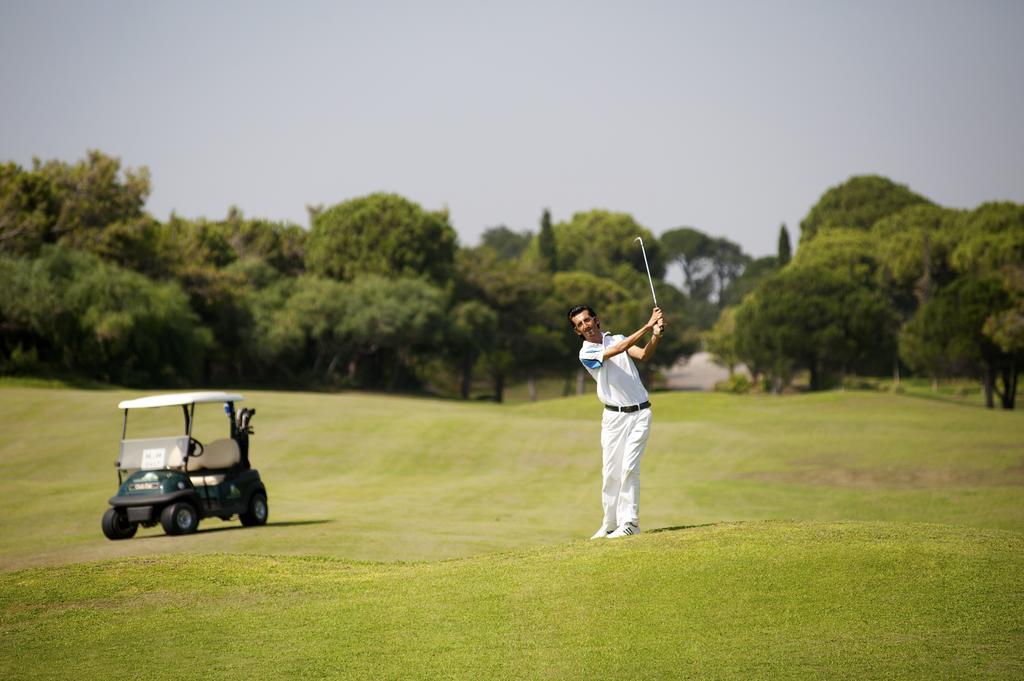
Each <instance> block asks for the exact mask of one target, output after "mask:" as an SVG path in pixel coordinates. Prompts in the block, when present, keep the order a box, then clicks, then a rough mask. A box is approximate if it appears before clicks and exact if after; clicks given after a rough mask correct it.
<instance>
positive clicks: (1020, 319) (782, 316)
mask: <svg viewBox="0 0 1024 681" xmlns="http://www.w3.org/2000/svg"><path fill="white" fill-rule="evenodd" d="M800 228H801V239H800V248H799V250H798V251H797V253H796V255H795V256H794V257H793V259H792V261H791V262H789V263H788V264H787V265H786V266H785V267H782V268H781V269H779V270H778V271H776V272H774V273H772V274H771V275H770V276H767V277H765V278H763V279H762V280H761V281H759V282H758V284H757V286H756V287H755V288H754V289H753V290H752V291H751V292H750V294H749V295H747V296H746V297H744V298H743V299H742V300H741V301H740V302H739V303H738V304H737V305H735V306H731V307H729V308H727V309H726V310H725V311H724V312H723V314H722V316H721V317H720V318H719V320H718V321H717V322H716V325H715V327H714V329H713V330H712V332H711V333H710V334H708V337H707V338H708V342H709V344H710V346H711V348H712V349H713V350H714V351H715V352H716V353H717V354H718V355H719V356H720V357H722V358H723V360H724V361H725V362H726V363H735V362H739V361H743V362H746V363H747V364H748V366H749V367H750V368H751V369H752V371H753V372H754V373H755V374H757V375H759V376H760V377H763V379H764V380H765V382H766V383H767V384H768V385H769V386H770V388H771V389H772V390H775V391H781V390H782V389H784V388H785V386H786V385H788V384H789V382H790V381H791V380H792V378H793V376H794V373H795V372H797V371H806V372H808V373H809V376H810V387H811V389H812V390H817V389H823V388H827V387H830V386H832V385H835V384H836V383H837V382H838V381H839V380H841V379H842V377H843V376H844V375H847V374H860V375H873V376H878V375H884V374H886V373H891V375H893V376H894V378H895V380H896V381H898V380H899V378H900V375H901V374H905V373H907V372H908V371H909V372H912V373H915V374H917V375H925V376H931V377H932V378H933V379H937V378H945V377H965V376H966V377H973V378H977V379H979V380H980V381H981V382H982V385H983V386H984V393H985V399H986V404H987V405H988V406H989V407H993V406H994V404H995V401H996V398H998V401H999V404H1000V405H1001V406H1002V407H1003V408H1005V409H1013V408H1014V405H1015V397H1016V393H1017V381H1018V376H1019V374H1020V369H1021V366H1022V363H1024V362H1022V360H1024V206H1022V205H1020V204H1015V203H1011V202H992V203H985V204H983V205H980V206H978V207H977V208H975V209H972V210H962V209H953V208H946V207H942V206H939V205H936V204H935V203H933V202H932V201H931V200H929V199H927V198H925V197H923V196H921V195H919V194H916V193H914V192H913V191H911V190H910V189H909V188H908V187H906V186H905V185H900V184H897V183H895V182H892V181H891V180H889V179H887V178H884V177H878V176H862V177H854V178H851V179H850V180H848V181H847V182H845V183H843V184H840V185H838V186H835V187H832V188H830V189H829V190H828V191H826V192H825V194H824V195H823V196H822V197H821V199H820V200H819V201H818V203H817V204H815V205H814V206H813V207H812V208H811V210H810V212H809V213H808V215H807V217H806V218H805V219H804V220H803V221H802V222H801V223H800Z"/></svg>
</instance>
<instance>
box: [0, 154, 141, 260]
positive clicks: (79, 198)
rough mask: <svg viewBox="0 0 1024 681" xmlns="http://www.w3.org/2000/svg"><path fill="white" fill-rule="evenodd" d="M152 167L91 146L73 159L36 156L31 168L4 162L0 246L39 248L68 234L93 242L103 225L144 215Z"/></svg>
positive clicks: (0, 183) (10, 250) (21, 249)
mask: <svg viewBox="0 0 1024 681" xmlns="http://www.w3.org/2000/svg"><path fill="white" fill-rule="evenodd" d="M148 196H149V170H148V169H147V168H145V167H142V168H139V169H131V168H126V169H123V170H122V168H121V161H120V159H117V158H114V157H111V156H107V155H106V154H104V153H102V152H100V151H96V150H91V151H89V152H88V154H87V155H86V158H85V159H83V160H81V161H78V162H77V163H74V164H69V163H65V162H63V161H57V160H50V161H46V162H45V163H44V162H41V161H40V160H39V159H34V160H33V162H32V169H31V170H24V169H22V168H21V167H20V166H18V165H17V164H14V163H6V164H3V165H2V166H0V250H2V251H6V252H8V253H25V254H34V253H36V252H38V249H39V247H40V246H41V245H42V244H44V243H53V242H55V241H57V240H58V239H60V238H62V237H63V238H67V239H69V240H71V242H72V243H73V244H74V245H76V246H78V247H84V248H89V246H90V244H91V242H92V241H93V240H94V239H95V238H96V235H97V234H98V233H99V232H100V230H102V229H103V228H105V227H107V226H108V225H112V224H115V223H119V222H121V223H132V222H134V221H137V220H139V219H140V218H142V217H144V213H143V207H144V206H145V204H146V198H147V197H148Z"/></svg>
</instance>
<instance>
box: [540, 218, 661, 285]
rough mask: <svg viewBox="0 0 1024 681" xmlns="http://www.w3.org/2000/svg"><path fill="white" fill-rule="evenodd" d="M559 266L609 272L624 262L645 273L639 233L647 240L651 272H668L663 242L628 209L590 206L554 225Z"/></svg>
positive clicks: (659, 275)
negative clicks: (638, 238)
mask: <svg viewBox="0 0 1024 681" xmlns="http://www.w3.org/2000/svg"><path fill="white" fill-rule="evenodd" d="M554 232H555V251H556V253H557V257H558V270H559V271H562V272H567V271H572V270H578V271H581V272H591V273H593V274H597V275H600V276H609V275H610V274H612V273H614V271H615V269H616V267H617V266H618V265H621V264H626V265H629V267H630V268H632V269H633V270H636V271H637V272H642V273H644V276H646V273H647V270H646V268H645V267H644V257H643V253H642V252H641V250H640V244H639V243H637V242H636V238H637V237H641V238H642V239H643V241H644V248H645V249H646V250H647V260H648V263H649V264H650V267H651V276H652V277H654V278H656V279H660V278H661V277H663V276H664V275H665V263H664V259H663V257H662V253H661V246H660V244H659V243H658V240H657V239H656V238H655V237H654V235H653V234H652V233H651V232H650V230H648V229H647V228H645V227H642V226H640V224H638V223H637V222H636V220H634V219H633V217H632V216H631V215H629V214H627V213H612V212H609V211H606V210H591V211H587V212H583V213H576V214H575V215H573V216H572V219H571V220H570V221H569V222H562V223H559V224H557V225H555V226H554Z"/></svg>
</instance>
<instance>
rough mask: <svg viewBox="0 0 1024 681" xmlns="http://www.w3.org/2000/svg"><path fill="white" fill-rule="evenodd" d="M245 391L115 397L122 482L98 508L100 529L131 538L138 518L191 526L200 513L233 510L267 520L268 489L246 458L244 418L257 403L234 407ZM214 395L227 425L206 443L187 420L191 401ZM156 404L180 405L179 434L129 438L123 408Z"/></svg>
mask: <svg viewBox="0 0 1024 681" xmlns="http://www.w3.org/2000/svg"><path fill="white" fill-rule="evenodd" d="M243 399H244V398H243V397H242V396H241V395H234V394H229V393H223V392H191V393H178V394H171V395H153V396H151V397H142V398H139V399H135V400H125V401H123V402H121V403H120V404H118V405H117V406H118V408H119V409H124V425H123V426H122V428H121V449H120V453H119V454H118V457H117V462H116V463H115V464H114V465H115V466H116V467H117V481H118V484H119V488H118V490H117V496H113V497H111V498H110V508H108V509H107V511H106V513H104V514H103V521H102V523H101V524H102V526H103V534H105V535H106V536H107V538H108V539H129V538H131V537H133V536H134V535H135V532H136V531H137V530H138V529H139V525H142V526H143V527H153V526H154V525H156V524H157V523H158V522H159V523H160V524H161V525H162V526H163V528H164V532H166V533H167V534H189V533H191V532H195V531H196V528H197V527H198V526H199V520H200V519H201V518H211V517H218V518H221V519H222V520H230V519H231V516H233V515H237V516H238V519H239V520H240V521H241V522H242V524H243V525H246V526H250V525H263V524H265V523H266V522H267V513H268V507H267V489H266V487H264V485H263V482H262V481H261V480H260V474H259V472H257V471H256V470H254V469H253V468H251V467H250V465H249V435H251V434H252V426H250V425H249V421H250V419H251V418H252V417H253V415H254V414H255V413H256V410H255V409H242V410H241V411H238V412H236V411H235V402H240V401H242V400H243ZM211 402H212V403H217V402H221V403H223V404H224V413H225V414H226V415H227V417H228V420H229V423H230V433H229V437H226V438H223V439H219V440H213V441H212V442H208V443H206V444H205V445H204V444H203V443H201V442H199V440H197V439H195V438H194V437H192V433H193V430H192V426H193V423H194V417H195V410H196V405H197V404H204V403H211ZM159 407H180V408H181V410H182V412H183V413H184V417H185V424H184V425H185V427H184V434H180V433H181V432H182V431H178V432H179V434H178V435H167V436H164V437H149V438H144V439H128V437H127V436H128V413H129V412H130V411H133V410H138V409H155V408H159ZM139 419H140V417H138V416H137V417H136V420H139ZM142 420H145V419H142ZM162 427H163V428H166V426H162Z"/></svg>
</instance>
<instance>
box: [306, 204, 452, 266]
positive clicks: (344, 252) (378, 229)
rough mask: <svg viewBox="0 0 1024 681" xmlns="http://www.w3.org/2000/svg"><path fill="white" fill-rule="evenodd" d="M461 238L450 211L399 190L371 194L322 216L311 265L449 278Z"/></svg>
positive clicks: (310, 247)
mask: <svg viewBox="0 0 1024 681" xmlns="http://www.w3.org/2000/svg"><path fill="white" fill-rule="evenodd" d="M455 242H456V235H455V230H454V229H453V228H452V226H451V225H450V224H449V223H448V215H447V213H445V212H428V211H425V210H423V209H422V208H420V206H419V205H417V204H415V203H413V202H411V201H409V200H408V199H405V198H402V197H401V196H398V195H397V194H384V193H378V194H370V195H369V196H365V197H362V198H358V199H352V200H351V201H346V202H344V203H339V204H338V205H336V206H334V207H332V208H329V209H327V210H325V211H323V212H322V213H319V214H318V215H317V216H316V218H315V219H314V221H313V228H312V230H311V231H310V234H309V238H308V239H307V242H306V267H307V268H308V269H309V270H310V271H311V272H313V273H315V274H319V275H321V276H329V277H334V278H336V279H340V280H343V281H350V280H352V279H354V278H355V277H357V276H358V275H360V274H379V275H382V276H420V275H422V276H426V277H428V278H429V279H430V280H431V281H433V282H435V283H443V282H445V281H446V280H447V279H448V278H449V276H450V274H451V270H452V262H453V257H454V254H455Z"/></svg>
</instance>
